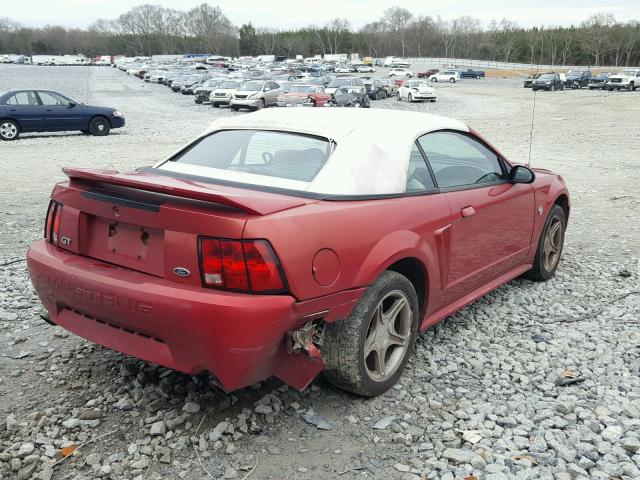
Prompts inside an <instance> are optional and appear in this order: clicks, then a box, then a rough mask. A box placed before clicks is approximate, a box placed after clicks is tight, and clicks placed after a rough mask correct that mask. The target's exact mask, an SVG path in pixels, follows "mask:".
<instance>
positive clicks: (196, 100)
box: [194, 98, 202, 105]
mask: <svg viewBox="0 0 640 480" xmlns="http://www.w3.org/2000/svg"><path fill="white" fill-rule="evenodd" d="M194 102H196V104H197V105H200V104H201V103H202V100H200V99H199V98H196V99H195V100H194Z"/></svg>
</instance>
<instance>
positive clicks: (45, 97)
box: [0, 90, 125, 153]
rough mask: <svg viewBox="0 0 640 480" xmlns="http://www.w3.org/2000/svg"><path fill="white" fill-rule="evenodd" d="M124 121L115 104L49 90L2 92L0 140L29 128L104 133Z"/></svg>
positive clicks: (24, 131) (41, 130) (48, 130)
mask: <svg viewBox="0 0 640 480" xmlns="http://www.w3.org/2000/svg"><path fill="white" fill-rule="evenodd" d="M124 123H125V120H124V115H123V114H122V112H120V111H119V110H116V109H115V108H108V107H96V106H92V105H85V104H83V103H80V102H76V101H75V100H72V99H70V98H69V97H66V96H64V95H62V94H60V93H57V92H52V91H50V90H9V91H6V92H0V140H15V139H17V138H18V137H19V136H20V134H21V133H27V132H61V131H73V130H79V131H81V132H82V133H84V134H87V135H88V134H91V135H95V136H104V135H108V134H109V132H110V131H111V129H112V128H120V127H124ZM7 153H8V152H7Z"/></svg>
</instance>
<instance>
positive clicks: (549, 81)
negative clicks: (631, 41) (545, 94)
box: [524, 68, 640, 92]
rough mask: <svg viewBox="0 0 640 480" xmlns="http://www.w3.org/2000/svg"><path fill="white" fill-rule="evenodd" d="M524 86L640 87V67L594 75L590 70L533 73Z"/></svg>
mask: <svg viewBox="0 0 640 480" xmlns="http://www.w3.org/2000/svg"><path fill="white" fill-rule="evenodd" d="M524 87H525V88H531V89H533V90H534V91H535V90H551V91H553V90H564V89H565V88H571V89H579V88H588V89H589V90H596V89H602V90H609V91H613V90H628V91H630V92H631V91H634V90H636V89H638V88H640V69H637V68H629V69H626V70H622V71H620V72H618V73H612V72H602V73H598V74H597V75H593V74H592V73H591V71H590V70H569V72H567V73H566V74H565V73H560V72H546V73H533V74H531V75H529V76H528V77H527V78H526V79H525V80H524Z"/></svg>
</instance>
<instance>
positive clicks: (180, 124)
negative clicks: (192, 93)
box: [0, 66, 640, 480]
mask: <svg viewBox="0 0 640 480" xmlns="http://www.w3.org/2000/svg"><path fill="white" fill-rule="evenodd" d="M18 87H42V88H49V89H53V90H59V91H61V92H64V93H66V94H68V95H69V96H71V97H72V98H75V99H77V100H79V101H84V102H88V103H92V104H103V105H109V106H113V107H116V108H118V109H119V110H121V111H123V112H124V113H125V115H126V117H127V126H126V127H125V128H124V129H122V130H116V131H114V132H113V134H112V135H110V136H109V137H103V138H92V137H86V136H83V135H81V134H76V133H72V134H28V135H24V136H23V137H22V138H21V139H20V140H19V141H16V142H10V143H2V144H0V158H1V159H2V164H3V172H2V175H1V176H0V225H1V230H0V231H2V236H1V237H0V264H1V265H2V266H0V345H1V347H0V353H1V356H0V379H2V381H1V382H0V479H14V478H18V479H20V480H26V479H31V478H38V479H52V478H53V479H56V480H62V479H74V480H75V479H77V480H80V479H94V478H104V479H114V480H115V479H134V478H135V479H136V480H142V479H161V478H162V479H165V478H166V479H174V478H181V479H205V478H229V479H231V478H238V479H243V478H246V477H247V476H250V478H256V479H311V478H313V479H327V478H345V479H349V478H361V477H366V478H380V479H389V478H401V479H404V480H410V479H420V478H422V479H424V478H428V479H442V480H453V479H458V478H460V479H461V478H465V477H466V478H468V479H473V478H477V479H487V480H501V479H509V478H516V479H534V478H535V479H557V480H565V479H566V480H569V479H610V478H622V479H633V478H640V334H639V333H638V314H639V311H640V293H639V290H640V287H639V286H638V275H639V273H640V268H639V262H638V257H639V253H640V226H639V223H638V220H637V219H638V217H639V214H640V193H639V190H638V180H639V175H638V167H640V161H639V160H638V150H637V148H638V147H637V146H638V141H637V138H638V137H637V132H638V118H639V116H640V92H636V93H613V92H612V93H606V92H597V91H586V90H582V91H565V92H555V93H539V94H538V95H537V97H536V98H537V100H536V101H537V105H536V115H535V127H534V141H533V145H532V155H531V159H532V162H531V163H532V165H533V166H539V167H545V168H550V169H553V170H554V171H556V172H558V173H561V174H562V175H563V176H565V178H566V179H567V181H568V183H569V186H570V189H571V192H572V194H573V209H572V214H571V219H570V222H569V230H568V231H567V237H566V248H565V252H564V258H563V261H562V263H561V265H560V267H559V270H558V273H557V275H556V276H555V277H554V278H553V279H552V280H551V281H549V282H547V283H532V282H529V281H524V280H515V281H512V282H510V283H509V284H507V285H505V286H503V287H502V288H500V289H498V290H497V291H495V292H493V293H492V294H490V295H488V296H487V297H485V298H483V299H482V300H479V301H477V302H475V303H474V304H473V305H471V306H469V307H467V308H465V309H464V310H462V311H461V312H459V313H457V314H456V315H454V316H452V317H450V318H448V319H447V320H445V321H444V322H442V323H441V324H439V325H437V326H436V327H434V328H432V329H430V330H429V331H427V332H425V333H424V334H422V335H421V336H420V338H419V341H418V344H417V348H416V356H415V358H414V360H412V361H411V363H410V364H409V367H408V370H407V371H406V372H405V374H404V375H403V377H402V380H401V382H400V383H399V384H398V385H397V386H396V387H395V388H393V389H392V390H390V391H389V392H388V393H386V394H385V395H382V396H381V397H379V398H375V399H371V400H365V399H362V398H358V397H354V396H352V395H349V394H346V393H344V392H342V391H339V390H337V389H335V388H333V387H332V386H330V385H329V384H328V383H326V382H325V381H324V380H323V379H322V378H320V379H318V380H317V381H316V382H314V384H312V386H311V387H310V388H308V389H307V390H306V391H305V392H302V393H300V392H297V391H294V390H292V389H290V388H288V387H286V386H283V385H281V384H280V383H278V382H276V381H268V382H265V383H263V384H260V385H256V386H254V387H252V388H248V389H245V390H241V391H238V392H235V393H233V394H224V393H223V392H221V391H219V390H217V389H216V388H215V387H213V386H212V385H211V384H210V383H209V382H208V379H207V377H206V376H198V377H190V376H186V375H182V374H179V373H176V372H174V371H171V370H167V369H164V368H159V367H157V366H154V365H149V364H146V363H144V362H141V361H137V360H135V359H131V358H127V357H125V356H123V355H120V354H118V353H115V352H112V351H109V350H105V349H102V348H100V347H97V346H94V345H91V344H89V343H87V342H85V341H84V340H82V339H80V338H77V337H74V336H72V335H70V334H67V333H66V332H64V331H63V330H61V329H58V328H54V327H51V326H48V325H47V324H45V323H43V322H42V321H41V320H40V319H39V318H38V312H39V311H40V307H39V304H38V300H37V297H36V296H35V294H34V293H33V290H32V289H31V286H30V283H29V280H28V276H27V273H26V270H25V263H24V262H23V261H20V260H21V259H23V258H24V255H25V250H26V247H27V245H28V244H29V243H31V242H33V241H35V240H37V239H39V238H41V236H42V228H43V221H44V214H45V210H46V205H47V202H48V197H49V193H50V191H51V188H52V185H53V183H54V182H56V181H58V180H62V179H63V178H64V177H63V175H62V174H61V171H60V168H61V167H62V166H66V165H69V166H90V167H111V168H118V169H130V168H133V167H137V166H141V165H148V164H152V163H154V162H155V161H157V160H159V159H162V158H163V157H165V156H166V155H168V154H170V153H171V152H172V151H173V150H174V149H176V148H177V147H178V146H180V145H181V144H182V143H184V142H186V141H187V140H189V139H190V138H192V137H193V136H195V135H196V134H197V133H199V132H200V131H201V130H203V128H204V127H205V126H206V125H207V124H208V122H210V121H211V120H212V119H213V118H214V117H216V116H218V115H235V113H232V112H229V111H228V110H225V109H216V110H214V109H212V108H210V107H208V106H198V105H195V104H194V103H193V97H186V96H182V95H179V94H173V93H171V92H170V91H168V90H167V89H166V87H164V86H160V85H149V84H146V83H144V82H142V81H139V80H137V79H134V78H132V77H127V76H126V75H124V74H123V73H122V72H119V71H117V70H115V69H109V68H72V67H69V68H60V67H59V68H55V67H28V66H0V89H5V88H18ZM436 88H437V90H438V93H439V99H438V102H437V103H435V104H407V103H404V102H403V103H398V102H396V100H391V99H389V100H385V101H380V102H374V104H373V107H374V108H400V109H411V110H419V111H427V112H433V113H438V114H443V115H448V116H453V117H457V118H459V119H461V120H463V121H467V122H469V123H470V124H471V125H472V126H473V127H474V128H475V129H476V130H478V131H480V132H482V133H483V134H485V135H486V136H487V137H488V138H490V139H491V140H492V141H493V142H494V143H495V144H496V145H497V146H498V147H499V148H500V149H502V151H503V152H504V153H505V155H506V156H507V157H508V158H511V159H512V160H515V161H526V159H527V155H528V152H529V132H530V119H531V111H532V106H533V103H532V100H533V94H532V92H531V91H530V90H525V89H523V88H522V84H521V82H520V80H519V79H511V80H507V79H487V80H478V81H476V80H466V81H462V82H460V83H458V84H456V85H437V87H436ZM239 114H240V115H242V113H239ZM14 260H18V261H17V263H10V262H13V261H14ZM80 445H82V446H81V448H79V449H78V450H77V451H76V452H75V453H74V454H73V455H71V456H68V457H66V458H65V459H64V460H61V458H62V454H63V453H62V452H63V451H64V452H67V453H68V451H70V450H71V449H73V447H74V446H75V447H77V446H80ZM66 447H70V449H69V450H61V449H64V448H66ZM254 467H255V468H254Z"/></svg>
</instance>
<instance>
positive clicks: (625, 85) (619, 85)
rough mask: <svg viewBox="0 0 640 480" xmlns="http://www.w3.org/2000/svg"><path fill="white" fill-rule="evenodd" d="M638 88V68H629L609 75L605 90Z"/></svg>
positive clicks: (639, 86) (631, 89) (639, 72)
mask: <svg viewBox="0 0 640 480" xmlns="http://www.w3.org/2000/svg"><path fill="white" fill-rule="evenodd" d="M637 88H640V68H629V69H627V70H622V71H621V72H618V73H616V74H615V75H610V76H609V78H608V79H607V83H605V85H604V89H605V90H623V89H624V90H629V91H630V92H632V91H634V90H636V89H637Z"/></svg>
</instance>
